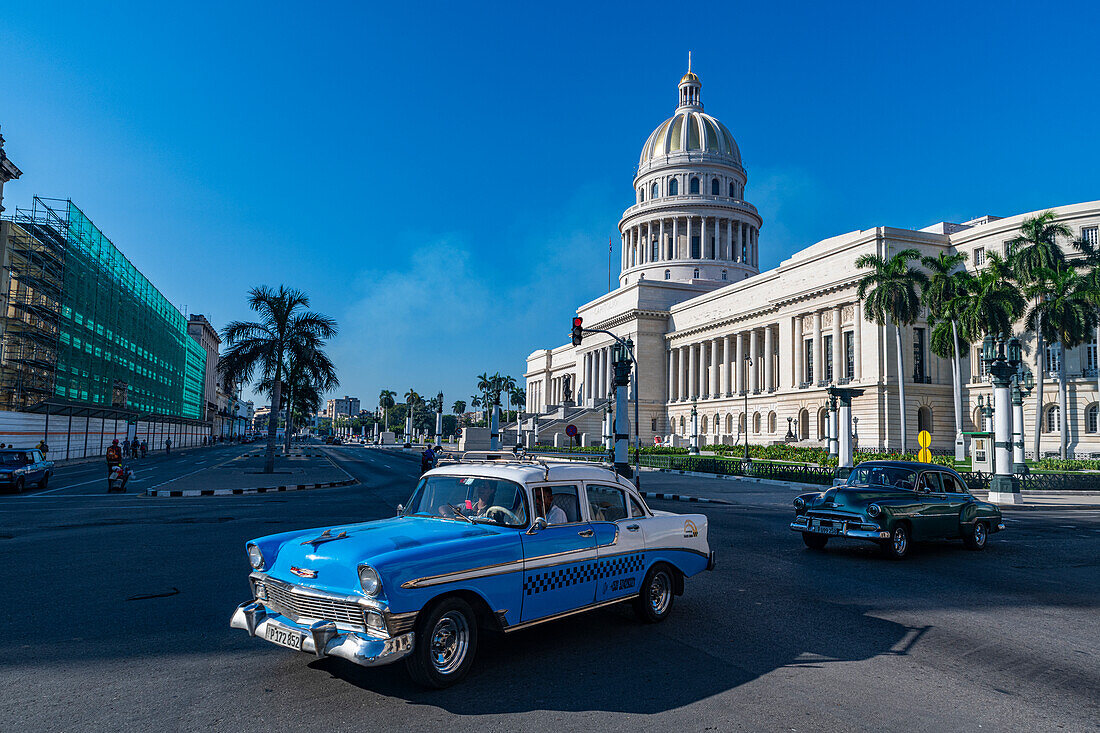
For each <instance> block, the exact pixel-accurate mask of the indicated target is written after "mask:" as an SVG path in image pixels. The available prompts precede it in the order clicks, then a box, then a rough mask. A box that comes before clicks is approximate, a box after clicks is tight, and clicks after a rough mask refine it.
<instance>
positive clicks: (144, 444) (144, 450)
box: [134, 440, 149, 458]
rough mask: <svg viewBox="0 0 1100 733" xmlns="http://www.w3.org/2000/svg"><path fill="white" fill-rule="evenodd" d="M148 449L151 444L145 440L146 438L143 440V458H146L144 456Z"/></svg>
mask: <svg viewBox="0 0 1100 733" xmlns="http://www.w3.org/2000/svg"><path fill="white" fill-rule="evenodd" d="M147 450H149V444H148V443H146V442H145V441H144V440H143V441H141V457H142V458H144V457H145V452H146V451H147ZM134 457H135V458H136V457H137V456H134Z"/></svg>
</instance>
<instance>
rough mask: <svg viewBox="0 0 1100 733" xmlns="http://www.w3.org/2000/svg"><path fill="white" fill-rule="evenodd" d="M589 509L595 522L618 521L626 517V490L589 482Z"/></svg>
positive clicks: (586, 488)
mask: <svg viewBox="0 0 1100 733" xmlns="http://www.w3.org/2000/svg"><path fill="white" fill-rule="evenodd" d="M585 491H586V492H587V493H588V511H589V514H590V516H591V517H592V521H593V522H617V521H618V520H620V519H626V517H627V512H626V492H625V491H623V490H622V489H616V488H614V487H612V486H600V485H599V484H589V485H588V486H586V487H585Z"/></svg>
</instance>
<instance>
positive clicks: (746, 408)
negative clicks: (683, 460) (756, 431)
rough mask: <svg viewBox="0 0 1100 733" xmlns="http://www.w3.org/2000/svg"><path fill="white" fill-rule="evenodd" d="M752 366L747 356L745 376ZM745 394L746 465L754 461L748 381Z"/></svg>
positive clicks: (750, 359)
mask: <svg viewBox="0 0 1100 733" xmlns="http://www.w3.org/2000/svg"><path fill="white" fill-rule="evenodd" d="M752 366H753V364H752V357H751V356H749V355H748V354H745V374H748V373H749V370H750V369H752ZM755 378H756V377H755V376H754V377H753V379H755ZM744 394H745V463H746V464H748V462H749V461H750V460H752V459H751V458H749V389H748V382H747V381H746V382H745V392H744ZM694 410H695V408H694V407H693V408H692V411H693V412H694ZM698 452H699V451H696V453H698Z"/></svg>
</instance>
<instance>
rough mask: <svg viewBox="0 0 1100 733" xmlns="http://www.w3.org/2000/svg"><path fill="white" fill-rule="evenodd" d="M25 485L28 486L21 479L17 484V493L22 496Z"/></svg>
mask: <svg viewBox="0 0 1100 733" xmlns="http://www.w3.org/2000/svg"><path fill="white" fill-rule="evenodd" d="M25 485H26V484H25V483H24V481H23V479H21V478H20V479H18V480H17V481H16V482H15V493H17V494H22V493H23V488H24V486H25Z"/></svg>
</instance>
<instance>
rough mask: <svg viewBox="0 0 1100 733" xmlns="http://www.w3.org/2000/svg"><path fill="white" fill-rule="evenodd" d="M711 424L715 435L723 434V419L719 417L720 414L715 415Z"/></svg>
mask: <svg viewBox="0 0 1100 733" xmlns="http://www.w3.org/2000/svg"><path fill="white" fill-rule="evenodd" d="M710 424H711V425H713V426H714V434H715V435H721V434H722V418H721V417H719V415H718V413H715V414H714V419H713V420H711V423H710Z"/></svg>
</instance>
